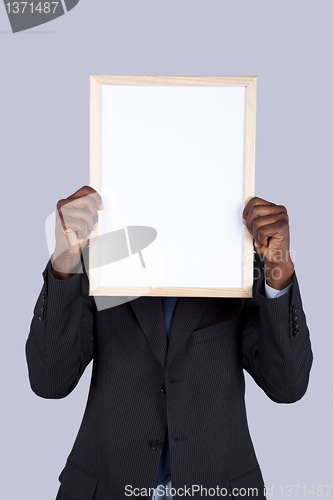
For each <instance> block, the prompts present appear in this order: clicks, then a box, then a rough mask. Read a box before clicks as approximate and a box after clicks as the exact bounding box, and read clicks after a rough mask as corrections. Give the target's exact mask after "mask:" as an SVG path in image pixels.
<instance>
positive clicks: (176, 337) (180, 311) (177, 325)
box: [162, 297, 210, 367]
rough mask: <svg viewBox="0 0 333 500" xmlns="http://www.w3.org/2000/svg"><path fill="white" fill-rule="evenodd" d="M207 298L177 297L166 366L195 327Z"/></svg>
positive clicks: (208, 298)
mask: <svg viewBox="0 0 333 500" xmlns="http://www.w3.org/2000/svg"><path fill="white" fill-rule="evenodd" d="M209 300H210V297H178V300H177V303H176V306H175V310H174V313H173V318H172V323H171V331H170V340H169V347H168V351H167V360H166V367H168V366H169V365H170V363H171V361H172V360H173V358H174V357H175V355H176V354H177V352H178V351H179V350H180V349H181V348H182V347H183V345H184V344H185V342H186V340H187V338H188V336H189V335H190V334H191V333H192V332H193V330H194V329H195V326H196V325H197V323H198V321H199V319H200V317H201V316H202V314H203V312H204V309H205V307H206V306H207V304H208V302H209ZM162 312H163V311H162Z"/></svg>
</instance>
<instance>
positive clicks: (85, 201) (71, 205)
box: [57, 196, 98, 224]
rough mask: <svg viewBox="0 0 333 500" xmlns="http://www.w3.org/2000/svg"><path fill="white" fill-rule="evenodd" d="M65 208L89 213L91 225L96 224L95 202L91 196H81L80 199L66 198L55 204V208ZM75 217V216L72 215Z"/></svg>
mask: <svg viewBox="0 0 333 500" xmlns="http://www.w3.org/2000/svg"><path fill="white" fill-rule="evenodd" d="M62 207H66V208H67V209H74V210H76V209H82V210H86V211H89V212H90V213H91V214H92V218H93V223H94V224H97V222H98V213H97V206H96V200H95V199H94V198H93V197H92V196H83V197H81V198H71V197H69V198H66V199H64V200H59V201H58V203H57V208H58V209H59V208H62ZM72 216H73V217H75V215H72Z"/></svg>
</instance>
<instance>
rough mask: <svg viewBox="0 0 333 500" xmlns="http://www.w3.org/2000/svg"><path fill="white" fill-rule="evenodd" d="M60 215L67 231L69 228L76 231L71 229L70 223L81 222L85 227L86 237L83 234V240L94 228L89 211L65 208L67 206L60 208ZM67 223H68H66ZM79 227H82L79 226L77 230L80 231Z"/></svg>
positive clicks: (71, 224)
mask: <svg viewBox="0 0 333 500" xmlns="http://www.w3.org/2000/svg"><path fill="white" fill-rule="evenodd" d="M61 213H62V216H63V220H64V225H65V229H68V226H69V228H70V229H72V230H75V231H77V229H74V228H73V227H72V226H73V223H72V222H71V221H72V220H74V221H76V220H82V221H84V222H85V223H86V225H87V235H85V234H84V235H83V237H84V238H85V237H87V236H88V235H90V233H91V231H92V230H93V227H94V219H93V215H92V213H91V212H90V211H89V210H82V209H80V208H67V206H64V207H62V208H61ZM68 221H70V222H69V223H68ZM74 225H75V222H74ZM80 227H82V226H81V225H80V226H79V229H78V230H80Z"/></svg>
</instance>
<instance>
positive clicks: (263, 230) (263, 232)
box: [253, 214, 289, 247]
mask: <svg viewBox="0 0 333 500" xmlns="http://www.w3.org/2000/svg"><path fill="white" fill-rule="evenodd" d="M260 219H266V221H265V223H264V224H260V225H259V224H257V226H256V228H255V229H254V232H255V235H253V237H254V239H255V243H259V245H258V244H255V246H256V247H258V246H264V247H268V245H269V238H277V237H280V239H281V240H283V239H284V238H286V237H287V236H288V234H289V222H288V220H289V217H288V215H286V214H280V215H279V216H278V217H276V218H275V217H274V216H270V217H262V218H260ZM269 220H270V222H269ZM266 222H267V223H266Z"/></svg>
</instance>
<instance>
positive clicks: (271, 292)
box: [265, 280, 292, 299]
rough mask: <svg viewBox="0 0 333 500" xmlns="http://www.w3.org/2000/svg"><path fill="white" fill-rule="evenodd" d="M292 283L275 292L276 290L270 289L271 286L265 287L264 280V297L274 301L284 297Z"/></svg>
mask: <svg viewBox="0 0 333 500" xmlns="http://www.w3.org/2000/svg"><path fill="white" fill-rule="evenodd" d="M291 285H292V283H290V285H288V286H287V287H286V288H284V289H283V290H277V289H276V288H272V287H271V286H269V285H267V282H266V280H265V294H266V297H267V298H269V299H276V298H277V297H281V295H284V294H285V293H287V292H288V290H289V288H290V287H291Z"/></svg>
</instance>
